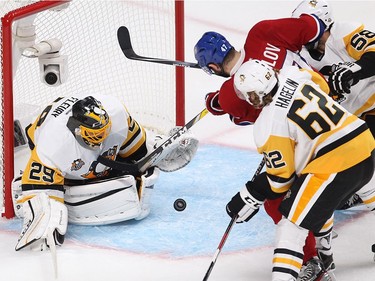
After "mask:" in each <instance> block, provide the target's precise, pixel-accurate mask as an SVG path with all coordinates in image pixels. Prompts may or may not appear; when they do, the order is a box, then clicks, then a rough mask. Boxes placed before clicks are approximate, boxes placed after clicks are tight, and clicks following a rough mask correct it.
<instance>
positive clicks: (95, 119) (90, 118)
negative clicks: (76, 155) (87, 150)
mask: <svg viewBox="0 0 375 281" xmlns="http://www.w3.org/2000/svg"><path fill="white" fill-rule="evenodd" d="M67 126H68V128H69V129H70V131H71V132H72V133H73V134H74V136H75V137H76V138H77V137H78V138H79V140H83V142H84V143H85V144H87V145H89V146H90V147H96V146H100V145H101V143H102V142H103V141H104V140H105V139H106V137H107V136H108V135H109V132H110V130H111V120H110V117H109V116H108V113H107V111H106V110H105V109H104V107H103V106H102V104H101V103H100V102H99V101H98V100H96V99H95V98H94V97H92V96H88V97H86V98H84V99H81V100H79V101H77V102H76V103H75V104H74V105H73V107H72V116H71V117H69V120H68V123H67Z"/></svg>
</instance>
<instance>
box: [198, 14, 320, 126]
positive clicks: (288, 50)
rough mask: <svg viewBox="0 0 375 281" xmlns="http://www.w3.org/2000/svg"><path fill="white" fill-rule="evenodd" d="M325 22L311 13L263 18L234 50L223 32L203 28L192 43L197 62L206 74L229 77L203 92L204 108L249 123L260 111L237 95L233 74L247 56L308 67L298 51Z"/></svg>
mask: <svg viewBox="0 0 375 281" xmlns="http://www.w3.org/2000/svg"><path fill="white" fill-rule="evenodd" d="M324 30H325V24H324V23H323V21H321V20H320V19H319V18H318V17H316V16H314V15H305V14H304V15H301V17H300V18H283V19H276V20H264V21H261V22H259V23H257V24H255V25H254V26H253V27H252V28H251V29H250V31H249V33H248V35H247V38H246V42H245V45H244V47H243V49H242V50H239V51H237V50H236V49H235V48H234V47H233V46H232V45H231V44H230V43H229V42H228V41H227V40H226V39H225V37H224V36H223V35H221V34H219V33H216V32H206V33H205V34H203V36H202V38H201V39H200V40H199V41H198V42H197V44H196V45H195V47H194V53H195V58H196V59H197V61H198V64H199V66H200V67H201V68H202V69H203V70H205V71H206V72H207V73H209V74H216V75H219V76H223V77H230V79H228V80H227V81H225V82H224V83H223V85H222V86H221V89H220V91H218V92H215V93H210V94H208V96H207V100H206V101H207V109H208V110H209V111H210V112H211V113H213V114H214V115H221V114H225V113H228V114H229V115H230V116H231V119H232V121H233V122H234V123H235V124H237V125H247V124H251V123H253V122H254V121H255V120H256V118H257V117H258V115H259V113H260V111H259V110H254V109H253V108H250V107H249V105H248V104H246V102H245V101H243V100H241V99H239V98H238V97H237V95H236V92H235V91H234V87H233V75H234V73H235V72H236V71H237V69H238V68H239V67H240V66H241V65H242V64H243V63H244V62H245V61H248V60H249V59H259V60H262V61H264V62H266V63H267V64H268V65H270V66H271V67H273V68H276V69H281V68H282V67H283V66H284V65H298V66H300V67H301V68H308V69H311V67H310V66H309V65H308V64H307V63H306V62H305V61H304V60H303V59H302V57H301V56H300V55H299V54H298V52H299V51H300V50H301V48H302V46H304V45H307V46H308V45H313V44H315V43H317V42H318V40H319V38H320V36H321V35H322V34H323V32H324Z"/></svg>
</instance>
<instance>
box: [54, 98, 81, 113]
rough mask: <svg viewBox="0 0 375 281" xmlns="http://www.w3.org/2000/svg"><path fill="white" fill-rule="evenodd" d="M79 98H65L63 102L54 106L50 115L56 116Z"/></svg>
mask: <svg viewBox="0 0 375 281" xmlns="http://www.w3.org/2000/svg"><path fill="white" fill-rule="evenodd" d="M78 100H79V99H77V98H74V97H71V98H68V99H66V100H65V101H64V102H63V103H61V104H60V105H59V106H58V107H56V108H55V109H54V110H53V112H52V113H51V115H52V116H53V117H58V116H59V115H60V114H61V113H63V112H64V111H65V110H67V109H69V108H70V107H71V106H72V105H73V104H75V103H76V102H77V101H78Z"/></svg>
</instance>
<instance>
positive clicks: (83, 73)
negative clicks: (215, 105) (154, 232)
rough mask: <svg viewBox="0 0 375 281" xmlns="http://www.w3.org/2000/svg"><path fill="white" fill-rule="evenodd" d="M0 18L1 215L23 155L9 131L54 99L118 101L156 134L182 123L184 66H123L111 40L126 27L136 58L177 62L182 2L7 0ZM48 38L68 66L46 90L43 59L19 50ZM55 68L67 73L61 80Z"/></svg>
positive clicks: (7, 211)
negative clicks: (84, 95) (104, 98)
mask: <svg viewBox="0 0 375 281" xmlns="http://www.w3.org/2000/svg"><path fill="white" fill-rule="evenodd" d="M0 14H1V50H0V55H1V62H2V64H1V67H2V79H1V86H2V87H1V88H2V103H1V105H0V107H1V109H0V110H1V111H0V112H1V116H2V118H1V120H2V121H1V123H0V124H1V125H0V126H1V132H2V133H1V137H0V141H1V147H2V152H1V156H2V157H1V160H0V170H1V173H2V177H1V179H0V180H1V183H2V186H3V188H2V200H1V202H0V206H1V207H2V215H3V216H5V217H6V218H12V217H13V216H14V210H13V203H12V196H11V183H12V180H13V178H14V177H15V176H17V175H18V174H19V173H20V171H22V169H23V167H24V165H25V163H26V160H27V158H28V153H29V151H28V149H27V144H23V143H22V142H21V143H19V140H18V139H17V138H16V130H19V129H21V131H22V130H24V128H25V126H27V125H28V124H29V123H30V122H32V121H33V119H34V118H35V117H36V115H37V114H38V113H40V111H41V110H42V109H43V108H44V107H45V106H47V105H48V104H49V103H51V102H52V101H53V100H54V99H55V98H57V97H58V96H65V95H74V94H75V93H77V94H81V93H87V94H90V93H95V92H97V93H99V92H100V93H102V94H109V95H115V96H118V97H120V98H121V99H122V100H123V101H124V103H125V105H126V106H127V108H128V110H129V111H130V113H131V114H132V116H133V117H134V118H135V119H137V121H139V122H140V123H141V124H142V125H144V126H145V127H147V128H150V129H153V130H155V131H159V132H162V133H165V132H167V131H168V130H169V129H170V128H171V127H173V126H175V125H183V124H184V123H185V110H184V108H185V105H184V96H185V93H184V89H185V85H184V68H183V67H173V66H165V65H160V64H154V63H148V62H139V61H130V60H128V59H126V58H125V57H124V55H123V53H122V51H121V49H120V47H119V45H118V42H117V36H116V33H117V29H118V28H119V27H120V26H122V25H124V26H127V27H128V28H129V30H130V31H131V34H132V36H133V37H132V43H133V46H134V48H135V49H136V50H137V52H139V53H140V54H142V55H145V56H151V57H161V58H170V59H176V60H182V61H183V60H184V2H183V0H182V1H181V0H163V1H157V0H156V1H155V0H144V1H121V0H117V1H116V0H115V1H103V0H101V1H95V0H93V1H82V0H71V1H14V0H13V1H8V0H7V1H1V2H0ZM33 32H34V34H33ZM55 38H56V39H58V40H59V41H61V44H62V47H61V49H60V51H59V53H60V54H61V55H62V56H66V58H67V60H65V61H67V65H65V64H64V66H63V65H59V66H60V70H61V71H60V72H61V73H60V75H61V81H63V80H66V81H64V82H63V83H62V84H61V85H59V86H48V85H46V83H43V82H42V79H44V77H43V75H42V73H43V69H44V68H42V65H43V63H44V62H43V61H42V60H39V59H38V58H35V57H33V55H30V53H29V52H26V51H27V50H28V49H27V47H30V46H32V45H34V44H38V43H40V42H42V41H45V40H49V39H55ZM65 61H64V63H65ZM62 69H67V71H66V73H67V74H68V75H67V78H66V79H65V75H62V72H63V71H62ZM18 134H19V136H22V132H21V133H20V132H18ZM51 145H53V144H51ZM15 146H16V147H15ZM25 159H26V160H25Z"/></svg>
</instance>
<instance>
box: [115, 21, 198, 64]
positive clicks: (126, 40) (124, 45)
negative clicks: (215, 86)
mask: <svg viewBox="0 0 375 281" xmlns="http://www.w3.org/2000/svg"><path fill="white" fill-rule="evenodd" d="M117 39H118V42H119V44H120V47H121V50H122V52H123V53H124V55H125V57H127V58H128V59H130V60H139V61H148V62H154V63H161V64H168V65H175V66H182V67H191V68H200V66H199V65H198V64H197V63H192V62H185V61H178V60H168V59H160V58H152V57H143V56H139V55H137V54H136V53H135V52H134V50H133V47H132V43H131V40H130V33H129V29H128V28H127V27H125V26H120V27H119V29H118V30H117Z"/></svg>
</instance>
